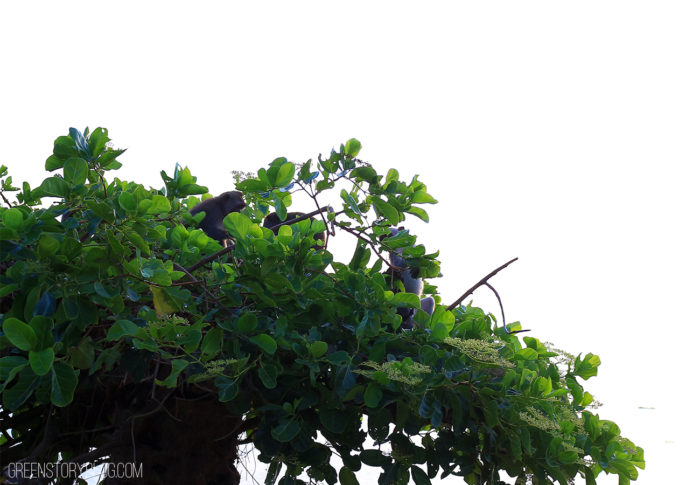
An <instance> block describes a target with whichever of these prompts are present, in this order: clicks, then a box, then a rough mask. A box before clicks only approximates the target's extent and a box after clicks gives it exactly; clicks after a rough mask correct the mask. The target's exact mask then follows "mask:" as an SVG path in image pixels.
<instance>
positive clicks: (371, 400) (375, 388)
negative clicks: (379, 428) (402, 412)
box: [365, 382, 383, 408]
mask: <svg viewBox="0 0 700 485" xmlns="http://www.w3.org/2000/svg"><path fill="white" fill-rule="evenodd" d="M382 394H383V393H382V388H381V387H380V386H379V385H378V384H375V383H374V382H371V383H369V384H368V385H367V388H366V389H365V404H367V407H369V408H376V407H377V406H379V403H380V402H381V400H382Z"/></svg>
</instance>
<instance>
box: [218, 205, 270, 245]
mask: <svg viewBox="0 0 700 485" xmlns="http://www.w3.org/2000/svg"><path fill="white" fill-rule="evenodd" d="M224 227H225V228H226V230H227V231H228V232H229V233H230V234H231V235H232V236H233V237H234V238H235V239H238V240H243V239H245V238H246V237H247V236H249V235H250V236H252V237H256V238H260V237H262V229H260V226H258V225H257V224H253V223H252V222H251V221H250V219H249V218H248V217H247V216H245V215H244V214H240V213H238V212H231V213H230V214H229V215H227V216H226V217H224Z"/></svg>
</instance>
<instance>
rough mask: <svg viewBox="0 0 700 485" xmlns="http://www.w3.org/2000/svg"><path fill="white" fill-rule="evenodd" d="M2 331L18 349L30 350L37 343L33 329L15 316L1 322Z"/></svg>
mask: <svg viewBox="0 0 700 485" xmlns="http://www.w3.org/2000/svg"><path fill="white" fill-rule="evenodd" d="M2 331H3V332H4V333H5V336H6V337H7V339H8V340H9V341H10V342H11V343H12V345H14V346H15V347H17V348H18V349H20V350H24V351H25V352H27V351H29V350H31V349H32V348H33V347H34V346H35V345H36V343H37V336H36V333H35V332H34V329H33V328H32V327H30V326H29V325H27V324H26V323H24V322H23V321H22V320H19V319H17V318H12V317H10V318H6V319H5V321H4V322H3V324H2Z"/></svg>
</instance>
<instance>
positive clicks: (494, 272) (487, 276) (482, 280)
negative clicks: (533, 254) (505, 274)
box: [447, 258, 518, 324]
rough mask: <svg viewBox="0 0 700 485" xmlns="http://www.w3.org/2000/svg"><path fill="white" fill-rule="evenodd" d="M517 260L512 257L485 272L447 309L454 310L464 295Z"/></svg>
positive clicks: (470, 292) (466, 295)
mask: <svg viewBox="0 0 700 485" xmlns="http://www.w3.org/2000/svg"><path fill="white" fill-rule="evenodd" d="M517 260H518V258H513V259H511V260H510V261H508V262H507V263H506V264H504V265H501V266H499V267H498V268H496V269H494V270H493V271H491V272H490V273H489V274H487V275H486V276H484V277H483V278H481V279H480V280H479V282H478V283H477V284H475V285H474V286H472V287H471V288H469V289H468V290H467V291H466V292H465V293H464V294H463V295H462V296H460V297H459V298H457V300H456V301H455V302H454V303H453V304H452V305H450V306H448V307H447V309H448V310H454V309H455V308H456V307H457V305H459V304H460V303H462V300H464V299H465V298H466V297H468V296H469V295H471V294H472V293H474V292H475V291H476V290H477V288H479V287H480V286H483V285H485V284H486V283H487V282H488V280H489V278H491V277H493V276H495V275H497V274H498V273H499V272H500V271H501V270H502V269H505V268H506V267H507V266H508V265H510V264H511V263H513V262H515V261H517ZM499 301H500V298H499ZM504 324H505V321H504Z"/></svg>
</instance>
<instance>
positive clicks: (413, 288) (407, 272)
mask: <svg viewBox="0 0 700 485" xmlns="http://www.w3.org/2000/svg"><path fill="white" fill-rule="evenodd" d="M400 229H403V228H400ZM400 229H397V228H395V227H392V228H390V229H389V230H390V231H391V234H390V237H391V236H396V235H397V234H399V230H400ZM389 262H390V263H391V265H392V266H393V267H392V268H389V269H388V270H387V274H389V275H391V280H392V285H394V281H397V280H400V281H401V283H403V287H404V289H405V290H406V293H413V294H414V295H416V296H418V298H420V308H421V310H423V311H424V312H425V313H427V314H428V315H432V314H433V312H434V311H435V300H434V299H433V297H432V296H426V297H425V298H423V289H424V288H425V284H424V283H423V279H422V278H421V277H420V276H419V275H418V272H419V269H418V268H409V266H408V262H407V261H406V260H405V259H404V258H403V248H399V249H396V250H394V251H391V252H390V253H389ZM397 268H402V269H397ZM393 289H394V292H397V288H396V286H395V285H394V286H393ZM396 313H398V314H399V315H401V320H402V321H401V328H413V327H415V325H416V324H415V322H414V321H413V316H414V315H415V314H416V309H415V308H397V310H396Z"/></svg>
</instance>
